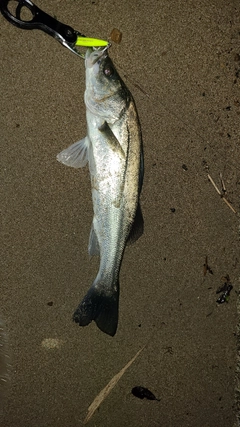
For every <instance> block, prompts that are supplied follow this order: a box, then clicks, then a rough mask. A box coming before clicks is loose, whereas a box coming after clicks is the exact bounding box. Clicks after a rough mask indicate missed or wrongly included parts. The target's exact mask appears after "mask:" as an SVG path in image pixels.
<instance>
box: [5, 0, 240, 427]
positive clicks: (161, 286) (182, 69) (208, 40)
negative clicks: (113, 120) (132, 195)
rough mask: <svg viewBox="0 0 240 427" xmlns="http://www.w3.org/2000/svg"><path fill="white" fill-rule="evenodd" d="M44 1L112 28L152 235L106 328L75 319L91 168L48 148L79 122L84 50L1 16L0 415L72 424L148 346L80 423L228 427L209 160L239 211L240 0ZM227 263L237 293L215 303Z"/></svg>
mask: <svg viewBox="0 0 240 427" xmlns="http://www.w3.org/2000/svg"><path fill="white" fill-rule="evenodd" d="M37 5H38V6H39V7H41V8H42V9H44V10H45V11H46V12H48V13H50V14H51V15H55V16H56V17H57V18H58V19H59V20H60V21H62V22H65V23H67V24H69V25H71V26H72V27H73V28H75V29H78V30H79V31H80V32H82V33H84V34H86V35H87V36H90V37H91V36H92V37H99V38H106V37H107V36H108V35H109V34H110V32H111V30H112V29H113V28H114V27H116V28H119V29H120V30H121V31H122V33H123V39H122V42H121V44H120V45H114V46H113V47H112V48H111V51H110V55H111V57H112V59H113V61H114V63H115V65H116V68H117V69H118V71H119V73H120V75H121V76H122V78H123V79H124V81H125V82H126V84H127V86H128V87H129V89H130V90H131V92H132V94H133V96H134V99H135V102H136V105H137V108H138V112H139V116H140V120H141V125H142V132H143V140H144V153H145V179H144V185H143V192H142V197H141V205H142V211H143V215H144V220H145V232H144V235H143V236H142V237H141V239H140V240H139V241H138V242H137V243H136V244H134V245H133V246H131V247H128V248H127V249H126V252H125V255H124V261H123V265H122V269H121V275H120V286H121V295H120V316H119V327H118V331H117V334H116V336H115V337H114V338H111V337H109V336H106V335H104V334H103V333H101V332H100V331H99V330H98V329H97V327H96V325H95V324H94V323H92V324H91V325H90V326H88V327H85V328H80V327H79V326H78V325H76V324H74V323H73V322H72V320H71V318H72V313H73V311H74V310H75V308H76V306H77V305H78V303H79V302H80V300H81V298H82V297H83V296H84V295H85V293H86V291H87V289H88V287H89V286H90V284H91V283H92V280H93V279H94V277H95V275H96V273H97V269H98V259H89V256H88V253H87V245H88V237H89V232H90V227H91V222H92V202H91V191H90V181H89V173H88V169H87V168H84V169H82V170H73V169H71V168H67V167H64V166H63V165H61V164H59V163H58V162H57V161H56V155H57V154H58V153H59V152H60V151H61V150H62V149H63V148H65V147H67V146H68V145H70V144H72V143H74V142H75V141H77V140H79V139H81V138H83V137H84V136H85V134H86V120H85V106H84V102H83V94H84V90H85V72H84V62H83V61H82V60H81V59H80V58H78V57H77V56H75V55H73V54H72V53H71V52H69V51H68V50H67V49H65V48H64V47H62V46H61V45H60V44H59V43H57V41H55V40H54V39H53V38H51V37H49V36H47V35H45V34H44V33H42V32H41V31H37V30H36V31H23V30H20V29H18V28H16V27H14V26H12V25H11V24H10V23H9V22H7V21H6V20H5V19H4V18H3V17H2V16H0V21H1V24H0V35H1V37H0V51H1V63H2V67H1V78H0V93H1V115H0V124H1V156H0V162H1V167H0V174H1V186H0V199H1V223H2V226H1V257H0V260H1V270H0V271H1V284H0V286H1V287H0V295H1V298H0V313H2V315H3V318H4V320H5V327H6V331H7V336H8V345H9V351H10V354H11V365H12V368H11V381H9V390H8V394H7V396H6V402H5V403H4V410H3V414H1V417H2V421H1V425H2V426H4V427H33V426H38V427H63V426H69V427H71V426H74V427H76V426H78V425H79V426H81V425H83V420H84V418H85V416H86V414H87V408H88V407H89V405H90V404H91V403H92V401H93V399H94V398H95V397H96V395H97V394H98V393H99V392H100V391H101V389H103V387H104V386H105V385H106V384H107V383H108V381H110V379H111V378H112V377H113V376H114V375H115V374H116V373H117V372H119V371H120V370H121V369H122V368H123V366H125V365H126V363H127V362H128V361H129V360H130V359H131V358H132V357H133V356H134V355H135V354H136V353H137V351H138V350H139V349H140V348H141V347H143V346H144V345H145V344H146V343H147V346H146V348H145V349H144V350H143V351H142V353H141V354H140V355H139V356H138V358H137V359H136V360H135V362H134V363H133V364H132V365H131V367H130V368H129V369H128V370H127V371H126V372H125V374H124V375H123V377H122V378H121V380H120V381H119V382H118V384H117V385H116V386H115V388H114V389H113V390H112V392H111V393H110V394H109V396H108V397H107V398H106V400H105V401H104V402H103V403H102V405H101V406H100V409H99V410H98V411H96V413H95V414H94V416H93V417H92V419H91V420H90V421H89V424H88V425H89V426H93V427H95V426H97V427H110V426H111V427H112V426H113V425H114V426H115V427H123V426H131V427H155V426H158V427H160V426H161V427H170V426H171V427H175V426H176V427H233V425H234V424H235V427H236V426H237V421H236V403H235V401H236V393H235V387H236V373H235V371H236V359H237V339H236V332H237V323H238V313H237V297H238V292H239V277H240V274H239V261H240V257H239V225H240V224H239V216H238V215H237V214H234V213H233V212H232V210H231V209H230V208H229V206H227V204H226V203H225V202H224V200H223V199H222V198H221V197H220V196H219V195H218V193H217V191H216V190H215V188H214V187H213V185H212V184H211V183H210V182H209V180H208V174H210V175H211V177H212V178H213V180H214V181H215V182H216V184H217V186H218V187H219V189H220V190H221V181H220V176H219V174H220V173H222V176H223V180H224V184H225V186H226V190H227V193H226V194H225V196H226V198H227V199H228V200H229V201H230V203H231V205H232V206H233V207H234V209H236V211H237V212H240V203H239V193H240V162H239V158H240V143H239V131H240V125H239V118H240V117H239V114H240V99H239V84H240V80H239V79H240V56H239V55H240V51H239V43H240V35H239V34H240V22H239V21H240V19H239V16H240V15H239V12H240V6H239V2H237V1H227V2H226V1H222V0H220V1H213V2H211V3H209V2H207V1H202V2H200V3H195V2H192V1H190V0H187V1H186V2H182V3H179V2H177V1H173V2H170V3H169V2H164V1H162V0H161V1H152V0H149V1H145V0H144V1H142V2H136V1H133V2H128V1H126V0H123V1H121V2H114V1H108V0H107V1H105V2H101V1H99V0H96V1H95V2H92V1H82V2H77V1H70V0H65V1H64V2H60V1H58V0H49V1H46V0H45V1H44V0H38V2H37ZM206 256H207V260H208V266H209V269H207V271H206V270H205V273H206V274H205V275H204V263H205V260H206ZM210 270H211V271H210ZM211 273H213V274H211ZM227 275H229V278H230V281H231V283H232V284H233V290H232V291H231V294H230V298H229V301H228V303H224V304H220V305H219V304H217V303H216V300H217V298H218V295H216V291H217V289H218V287H219V286H220V285H221V283H222V282H223V281H224V280H225V279H223V277H226V276H227ZM238 349H239V347H238ZM135 386H143V387H147V388H148V389H149V390H151V391H152V392H153V393H154V394H155V395H156V396H157V397H158V398H159V399H161V400H160V402H158V401H147V400H145V399H144V400H140V399H138V398H136V397H135V396H133V395H132V394H131V390H132V388H133V387H135ZM238 404H239V401H238Z"/></svg>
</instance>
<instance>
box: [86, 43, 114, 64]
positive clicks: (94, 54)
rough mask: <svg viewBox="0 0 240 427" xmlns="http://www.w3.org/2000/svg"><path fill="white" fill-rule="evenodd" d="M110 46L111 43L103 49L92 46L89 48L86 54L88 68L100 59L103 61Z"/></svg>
mask: <svg viewBox="0 0 240 427" xmlns="http://www.w3.org/2000/svg"><path fill="white" fill-rule="evenodd" d="M110 46H111V45H110V44H108V45H107V46H106V47H104V49H102V50H98V49H92V48H90V49H88V50H87V52H86V54H85V66H86V68H91V67H93V65H94V64H96V62H98V61H99V60H101V61H102V60H103V59H105V58H106V57H107V56H108V49H109V47H110Z"/></svg>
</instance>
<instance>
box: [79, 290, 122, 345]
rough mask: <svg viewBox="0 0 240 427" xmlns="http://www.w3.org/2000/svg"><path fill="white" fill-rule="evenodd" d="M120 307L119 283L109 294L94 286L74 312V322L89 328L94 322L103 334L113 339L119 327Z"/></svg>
mask: <svg viewBox="0 0 240 427" xmlns="http://www.w3.org/2000/svg"><path fill="white" fill-rule="evenodd" d="M118 306H119V282H117V285H116V286H115V287H114V289H112V291H111V292H108V293H106V292H105V290H104V289H101V288H100V287H99V286H96V285H95V284H93V285H92V287H91V288H90V289H89V291H88V293H87V294H86V295H85V297H84V298H83V300H82V302H81V303H80V304H79V306H78V308H77V309H76V311H75V312H74V314H73V321H74V322H76V323H78V324H79V325H80V326H87V325H88V324H89V323H91V321H92V320H94V321H95V322H96V324H97V326H98V328H99V329H100V330H101V331H102V332H104V333H105V334H108V335H110V336H112V337H113V336H114V335H115V333H116V331H117V325H118Z"/></svg>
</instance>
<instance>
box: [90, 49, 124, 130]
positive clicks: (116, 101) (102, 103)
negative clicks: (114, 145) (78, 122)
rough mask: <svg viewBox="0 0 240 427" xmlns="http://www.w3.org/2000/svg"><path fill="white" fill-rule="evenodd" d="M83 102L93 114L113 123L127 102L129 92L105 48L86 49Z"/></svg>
mask: <svg viewBox="0 0 240 427" xmlns="http://www.w3.org/2000/svg"><path fill="white" fill-rule="evenodd" d="M85 68H86V92H85V104H86V106H87V108H88V109H89V110H90V111H91V112H92V113H94V114H98V115H100V116H103V117H104V118H105V119H106V120H107V121H108V122H109V123H114V122H115V121H116V120H117V119H118V118H119V117H120V115H121V112H122V110H123V109H124V108H126V107H127V105H128V102H129V97H130V95H129V92H128V90H127V88H126V86H125V85H124V83H123V81H122V79H121V77H120V76H119V74H118V72H117V71H116V69H115V67H114V65H113V62H112V60H111V58H110V57H109V56H108V51H107V49H106V48H104V49H102V50H93V49H88V50H87V52H86V55H85Z"/></svg>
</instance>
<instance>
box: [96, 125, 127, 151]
mask: <svg viewBox="0 0 240 427" xmlns="http://www.w3.org/2000/svg"><path fill="white" fill-rule="evenodd" d="M98 130H99V131H100V132H101V134H103V135H104V136H105V139H106V142H107V144H108V145H109V147H111V149H112V150H113V151H115V152H117V153H118V154H119V155H120V156H121V157H122V158H123V159H125V158H126V156H125V153H124V151H123V149H122V146H121V144H120V142H119V141H118V139H117V138H116V136H115V135H114V133H113V131H112V129H111V128H110V126H109V124H108V123H107V122H106V121H104V123H103V124H102V125H101V126H99V128H98Z"/></svg>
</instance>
